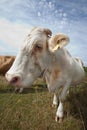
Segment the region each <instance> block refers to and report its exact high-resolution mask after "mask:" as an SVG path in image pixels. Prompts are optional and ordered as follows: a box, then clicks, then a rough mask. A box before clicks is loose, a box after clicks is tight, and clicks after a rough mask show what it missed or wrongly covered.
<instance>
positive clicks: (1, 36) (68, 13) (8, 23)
mask: <svg viewBox="0 0 87 130" xmlns="http://www.w3.org/2000/svg"><path fill="white" fill-rule="evenodd" d="M36 26H41V27H45V28H49V29H50V30H51V31H52V33H53V34H56V33H65V34H67V35H68V36H69V38H70V43H69V45H68V46H67V49H68V51H69V52H70V53H71V55H72V56H73V57H80V58H81V59H82V60H83V62H84V64H85V65H86V66H87V0H0V55H17V53H18V51H19V48H20V46H21V45H22V44H23V41H24V39H25V37H26V36H27V34H28V33H29V32H30V30H31V29H32V28H33V27H36Z"/></svg>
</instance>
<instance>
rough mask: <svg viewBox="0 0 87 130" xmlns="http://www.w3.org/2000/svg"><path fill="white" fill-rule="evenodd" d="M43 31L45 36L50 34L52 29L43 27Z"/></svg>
mask: <svg viewBox="0 0 87 130" xmlns="http://www.w3.org/2000/svg"><path fill="white" fill-rule="evenodd" d="M44 32H45V33H46V35H47V36H51V35H52V31H51V30H50V29H48V28H44Z"/></svg>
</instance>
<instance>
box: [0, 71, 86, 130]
mask: <svg viewBox="0 0 87 130" xmlns="http://www.w3.org/2000/svg"><path fill="white" fill-rule="evenodd" d="M85 70H86V69H85ZM37 83H38V84H39V85H38V84H37ZM52 100H53V94H51V93H49V92H48V90H47V88H46V85H45V84H44V83H42V81H41V80H38V81H37V82H36V83H35V84H34V86H33V87H31V88H29V89H26V90H24V92H23V93H22V94H16V93H15V92H14V88H13V86H11V85H9V84H8V83H7V81H6V80H5V78H4V77H3V76H0V130H57V129H58V130H87V76H86V78H85V79H84V80H83V81H82V83H80V85H78V87H77V89H74V87H71V89H70V93H69V95H68V96H67V100H66V103H65V106H64V119H63V122H62V123H61V124H59V123H58V122H55V113H56V108H52Z"/></svg>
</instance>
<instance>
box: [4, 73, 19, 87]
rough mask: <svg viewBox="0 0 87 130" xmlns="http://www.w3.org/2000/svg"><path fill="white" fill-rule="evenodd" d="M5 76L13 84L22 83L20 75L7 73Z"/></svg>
mask: <svg viewBox="0 0 87 130" xmlns="http://www.w3.org/2000/svg"><path fill="white" fill-rule="evenodd" d="M5 77H6V79H7V81H8V82H9V83H10V84H12V85H14V86H19V85H20V81H21V78H20V76H16V75H11V74H8V73H6V75H5Z"/></svg>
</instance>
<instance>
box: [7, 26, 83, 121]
mask: <svg viewBox="0 0 87 130" xmlns="http://www.w3.org/2000/svg"><path fill="white" fill-rule="evenodd" d="M68 43H69V37H68V36H67V35H65V34H62V33H59V34H55V35H53V36H52V32H51V30H50V29H46V28H42V27H35V28H33V29H32V30H31V32H30V34H29V35H28V36H27V38H26V39H25V41H24V44H23V45H22V47H21V49H20V51H19V53H18V54H17V57H16V59H15V61H14V63H13V65H12V67H11V68H10V69H9V71H8V72H7V73H6V79H7V80H8V82H10V83H11V84H13V85H14V86H17V87H19V88H20V87H21V86H22V87H23V88H25V87H27V86H31V85H32V83H33V82H34V81H35V80H36V79H37V78H38V77H39V76H40V75H41V74H43V76H44V77H45V79H46V83H47V87H48V90H49V91H50V92H52V93H54V98H53V106H55V105H58V98H59V105H58V107H57V112H56V117H55V120H56V121H59V122H61V121H62V119H63V117H64V108H63V106H64V101H65V99H66V95H67V91H68V90H69V88H70V85H71V84H75V85H76V84H78V83H79V82H81V80H82V79H83V78H84V76H85V72H84V69H83V67H82V66H81V65H80V64H79V62H77V60H75V58H73V57H72V56H71V54H70V53H69V51H68V50H67V49H66V48H65V46H66V45H67V44H68Z"/></svg>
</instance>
